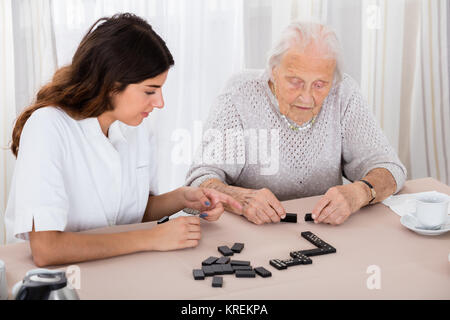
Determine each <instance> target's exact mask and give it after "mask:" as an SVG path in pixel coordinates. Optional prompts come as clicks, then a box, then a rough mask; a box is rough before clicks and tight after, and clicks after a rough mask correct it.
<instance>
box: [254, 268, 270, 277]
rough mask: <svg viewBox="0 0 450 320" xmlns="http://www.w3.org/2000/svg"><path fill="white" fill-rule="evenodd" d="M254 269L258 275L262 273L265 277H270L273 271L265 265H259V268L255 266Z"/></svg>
mask: <svg viewBox="0 0 450 320" xmlns="http://www.w3.org/2000/svg"><path fill="white" fill-rule="evenodd" d="M254 270H255V272H256V273H257V274H258V275H260V276H261V277H263V278H268V277H271V276H272V272H270V271H269V270H267V269H266V268H264V267H258V268H255V269H254Z"/></svg>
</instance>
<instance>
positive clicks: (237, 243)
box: [231, 242, 244, 253]
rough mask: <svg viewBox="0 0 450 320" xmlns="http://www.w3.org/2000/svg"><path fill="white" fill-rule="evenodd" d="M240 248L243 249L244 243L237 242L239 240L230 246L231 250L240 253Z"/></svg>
mask: <svg viewBox="0 0 450 320" xmlns="http://www.w3.org/2000/svg"><path fill="white" fill-rule="evenodd" d="M242 249H244V244H243V243H239V242H236V243H235V244H234V245H233V246H232V247H231V250H232V251H233V252H236V253H241V251H242Z"/></svg>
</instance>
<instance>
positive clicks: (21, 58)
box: [0, 0, 450, 243]
mask: <svg viewBox="0 0 450 320" xmlns="http://www.w3.org/2000/svg"><path fill="white" fill-rule="evenodd" d="M448 6H449V4H448V3H447V1H445V0H396V1H386V0H363V1H360V0H333V1H329V0H283V1H277V0H189V1H185V0H53V1H52V0H14V1H12V0H0V10H1V11H0V28H1V29H0V31H1V33H0V34H1V38H0V41H1V47H0V58H1V59H0V64H1V65H0V70H1V73H0V81H1V83H0V93H1V96H0V103H1V105H0V115H1V118H0V123H1V126H2V127H1V130H0V137H1V144H2V147H6V146H7V145H8V144H9V142H10V137H11V130H12V123H13V121H14V119H15V117H16V115H17V113H19V112H20V111H21V110H22V109H23V108H24V107H25V106H27V105H28V104H30V102H31V101H32V99H33V98H34V96H35V94H36V92H37V90H38V88H39V87H40V86H41V85H43V84H44V83H46V82H47V81H48V80H49V79H50V78H51V76H52V74H53V73H54V71H55V70H56V69H57V68H59V67H61V66H63V65H66V64H68V63H70V61H71V57H72V55H73V53H74V52H75V50H76V48H77V46H78V44H79V42H80V40H81V38H82V37H83V35H84V34H85V32H86V31H87V30H88V28H89V27H90V25H92V24H93V23H94V22H95V21H96V20H97V19H98V18H100V17H104V16H111V15H113V14H115V13H118V12H133V13H135V14H137V15H139V16H141V17H143V18H145V19H146V20H147V21H148V22H149V23H150V24H151V25H152V26H153V27H154V29H155V30H156V31H157V32H158V33H159V34H160V35H161V36H162V37H163V39H165V40H166V42H167V44H168V47H169V49H170V50H171V51H172V53H173V56H174V59H175V67H174V68H173V69H172V70H171V71H170V73H169V77H168V80H167V83H166V85H165V87H164V97H165V102H166V107H165V108H164V109H163V110H158V111H155V112H154V113H153V114H152V115H151V127H152V130H153V131H154V132H155V134H156V136H157V142H158V149H159V153H158V156H159V159H158V160H159V171H158V173H159V189H160V191H162V192H165V191H168V190H171V189H173V188H176V187H178V186H181V185H182V184H183V183H184V178H185V173H186V171H187V169H188V166H189V164H190V162H191V160H192V156H193V154H194V152H195V148H196V147H197V146H198V142H199V140H200V135H201V127H202V122H203V121H204V120H205V119H206V117H207V115H208V111H209V108H210V107H211V104H212V101H213V99H214V98H215V96H216V95H217V94H218V93H219V91H220V90H221V88H222V87H223V85H224V84H225V82H226V80H227V78H229V77H230V76H231V75H232V74H233V73H235V72H238V71H239V70H241V69H244V68H249V69H255V68H264V67H265V62H266V58H267V56H266V54H267V52H268V50H269V48H270V47H271V46H272V44H273V42H274V41H275V40H276V39H277V37H278V36H279V34H280V32H281V30H282V29H283V28H285V27H286V26H287V24H288V23H289V22H290V21H292V20H296V19H311V18H313V19H314V20H316V21H321V22H324V23H327V24H329V25H331V26H332V27H333V28H334V29H335V31H336V33H337V35H338V37H339V39H340V41H341V44H342V47H343V51H344V59H345V61H344V62H345V66H344V70H345V71H346V72H347V73H349V74H350V75H351V76H352V77H353V78H354V79H356V81H358V82H359V83H360V84H361V88H362V92H363V94H364V95H365V97H366V98H367V100H368V102H369V104H370V106H371V107H372V110H373V112H374V114H375V115H376V117H377V119H378V121H379V123H380V125H381V126H382V128H383V130H384V132H385V133H386V135H387V136H388V138H389V140H390V142H391V144H392V145H393V146H394V147H395V148H396V150H397V151H398V153H399V155H400V159H401V160H402V161H403V163H405V165H406V167H407V169H408V178H409V179H415V178H421V177H427V176H431V177H434V178H436V179H439V180H440V181H442V182H444V183H446V184H449V183H450V176H449V175H450V106H449V70H450V69H449V68H450V66H449V63H448V61H449V55H448V52H449V44H450V43H449V37H450V35H449V31H448V30H449V20H448V19H449V7H448ZM13 166H14V159H13V157H12V156H11V153H10V152H9V151H5V150H4V149H2V154H1V157H0V174H1V184H0V201H1V203H0V210H1V211H0V213H1V214H2V216H3V214H4V209H5V207H6V201H7V195H8V191H9V184H10V181H11V176H12V170H13ZM3 228H4V227H3V219H2V218H1V217H0V243H1V242H2V241H4V240H2V239H4V235H3V234H2V232H3Z"/></svg>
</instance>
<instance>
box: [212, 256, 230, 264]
mask: <svg viewBox="0 0 450 320" xmlns="http://www.w3.org/2000/svg"><path fill="white" fill-rule="evenodd" d="M229 262H230V257H225V256H224V257H220V258H219V259H217V261H216V262H214V263H216V264H226V263H229Z"/></svg>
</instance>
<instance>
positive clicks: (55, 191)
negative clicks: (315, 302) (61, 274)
mask: <svg viewBox="0 0 450 320" xmlns="http://www.w3.org/2000/svg"><path fill="white" fill-rule="evenodd" d="M173 65H174V60H173V58H172V55H171V53H170V51H169V50H168V48H167V46H166V44H165V42H164V41H163V40H162V39H161V38H160V37H159V36H158V35H157V34H156V33H155V32H154V31H153V29H152V27H151V26H150V25H149V24H148V23H147V22H146V21H145V20H143V19H141V18H139V17H137V16H135V15H132V14H118V15H115V16H113V17H111V18H102V19H99V20H98V21H97V22H96V23H95V24H94V25H93V26H92V27H91V29H90V30H89V32H88V33H87V34H86V35H85V36H84V38H83V40H82V41H81V43H80V45H79V47H78V49H77V51H76V53H75V55H74V57H73V60H72V63H71V64H70V65H68V66H66V67H63V68H61V69H59V70H58V71H57V72H56V73H55V75H54V77H53V79H52V81H51V82H50V83H48V84H47V85H45V86H44V87H43V88H42V89H41V90H40V91H39V93H38V94H37V97H36V100H35V102H34V103H33V104H32V105H31V106H30V107H28V108H27V109H25V110H24V111H23V113H22V114H21V115H20V116H19V117H18V119H17V121H16V124H15V127H14V130H13V137H12V144H11V150H12V152H13V154H14V155H15V156H16V157H17V162H16V167H15V172H14V176H13V181H12V185H11V192H10V196H9V201H8V207H7V210H6V224H7V233H8V239H9V240H11V239H12V238H13V237H17V238H21V239H25V240H29V241H30V247H31V251H32V255H33V260H34V262H35V264H36V265H37V266H39V267H42V266H47V265H58V264H68V263H74V262H80V261H87V260H94V259H101V258H107V257H113V256H118V255H123V254H128V253H132V252H139V251H150V250H156V251H166V250H175V249H182V248H187V247H195V246H197V245H198V243H199V240H200V237H201V230H200V218H199V217H195V216H192V217H180V218H177V219H173V220H170V221H169V222H167V223H164V224H160V225H157V226H155V227H153V228H148V229H144V230H139V231H130V232H122V233H114V234H86V233H80V232H79V231H84V230H88V229H93V228H100V227H105V226H109V225H116V224H131V223H139V222H147V221H155V220H159V219H161V218H162V217H164V216H168V215H171V214H173V213H176V212H178V211H180V210H182V209H184V208H192V209H195V210H199V211H201V212H203V214H202V215H201V217H202V218H205V219H206V220H209V221H215V220H217V219H218V218H219V217H220V215H221V214H222V213H223V212H224V209H223V204H227V205H231V206H234V207H236V208H240V204H239V203H238V202H236V201H235V200H234V199H233V198H231V197H229V196H227V195H225V194H222V193H220V192H218V191H215V190H212V189H207V188H191V187H181V188H179V189H176V190H174V191H172V192H169V193H166V194H161V195H157V192H156V187H155V179H156V163H155V160H154V158H155V157H154V156H155V149H154V145H153V138H152V136H151V135H150V134H149V130H148V128H147V126H146V122H145V121H144V119H145V118H146V117H148V115H149V114H150V113H151V112H152V111H153V110H154V108H163V106H164V100H163V96H162V87H163V85H164V83H165V81H166V78H167V75H168V72H169V69H170V67H171V66H173Z"/></svg>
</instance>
